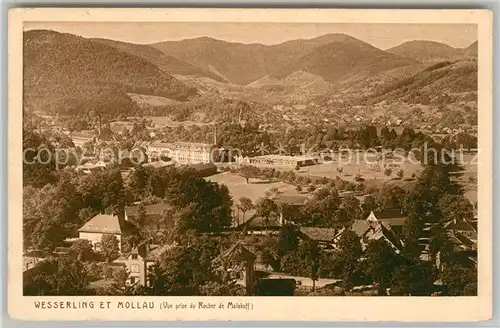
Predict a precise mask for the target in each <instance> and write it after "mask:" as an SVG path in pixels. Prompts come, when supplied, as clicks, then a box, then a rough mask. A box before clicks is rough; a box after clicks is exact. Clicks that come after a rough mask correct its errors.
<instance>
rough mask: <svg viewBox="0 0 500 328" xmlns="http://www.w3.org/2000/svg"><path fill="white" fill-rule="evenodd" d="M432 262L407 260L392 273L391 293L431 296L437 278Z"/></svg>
mask: <svg viewBox="0 0 500 328" xmlns="http://www.w3.org/2000/svg"><path fill="white" fill-rule="evenodd" d="M435 273H436V272H435V270H434V268H433V267H432V263H430V262H422V261H407V263H404V264H401V265H400V266H398V267H397V268H396V270H395V271H394V273H393V275H392V283H391V295H399V296H403V295H404V296H408V295H411V296H430V295H431V294H432V292H433V289H434V281H435V280H436V274H435Z"/></svg>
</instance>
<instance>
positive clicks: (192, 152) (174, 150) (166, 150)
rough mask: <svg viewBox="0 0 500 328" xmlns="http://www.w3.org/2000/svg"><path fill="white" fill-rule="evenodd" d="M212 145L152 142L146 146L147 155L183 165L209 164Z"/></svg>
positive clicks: (211, 155) (212, 149) (211, 159)
mask: <svg viewBox="0 0 500 328" xmlns="http://www.w3.org/2000/svg"><path fill="white" fill-rule="evenodd" d="M214 150H215V147H214V145H211V144H206V143H195V142H174V143H163V142H154V143H152V144H151V145H149V146H148V150H147V155H148V156H149V157H154V158H159V157H160V156H165V157H168V158H170V159H171V160H173V161H175V162H178V163H183V164H196V163H211V162H212V161H213V151H214Z"/></svg>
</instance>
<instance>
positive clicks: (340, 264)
mask: <svg viewBox="0 0 500 328" xmlns="http://www.w3.org/2000/svg"><path fill="white" fill-rule="evenodd" d="M338 248H339V254H338V258H337V259H336V261H335V266H334V271H335V272H334V273H335V274H336V275H337V276H339V275H340V276H341V277H342V280H343V285H344V288H346V289H350V288H352V287H353V286H354V285H355V284H356V283H357V282H358V281H359V278H360V263H359V260H360V259H361V257H362V256H363V248H362V246H361V239H360V238H359V236H358V235H357V234H356V233H355V232H354V231H352V230H350V229H347V230H345V231H344V233H343V234H342V235H341V236H340V239H339V242H338Z"/></svg>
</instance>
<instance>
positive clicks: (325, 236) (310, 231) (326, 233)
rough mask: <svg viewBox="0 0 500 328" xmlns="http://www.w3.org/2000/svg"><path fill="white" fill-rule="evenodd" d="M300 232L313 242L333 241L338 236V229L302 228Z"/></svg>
mask: <svg viewBox="0 0 500 328" xmlns="http://www.w3.org/2000/svg"><path fill="white" fill-rule="evenodd" d="M300 232H301V233H302V234H304V235H305V236H306V237H307V238H309V239H311V240H316V241H331V240H333V238H334V237H335V236H336V234H337V229H333V228H315V227H302V228H300Z"/></svg>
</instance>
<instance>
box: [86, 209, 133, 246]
mask: <svg viewBox="0 0 500 328" xmlns="http://www.w3.org/2000/svg"><path fill="white" fill-rule="evenodd" d="M122 231H123V228H122V226H121V224H120V220H119V218H118V216H117V215H111V214H97V215H96V216H94V217H93V218H92V219H90V221H88V222H87V223H85V224H84V225H83V226H82V227H81V228H80V229H78V236H79V238H80V239H86V240H88V241H90V242H91V243H92V245H93V246H94V248H95V249H99V248H100V243H101V239H102V236H104V235H113V236H116V238H117V239H118V245H119V247H120V250H121V240H122Z"/></svg>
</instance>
